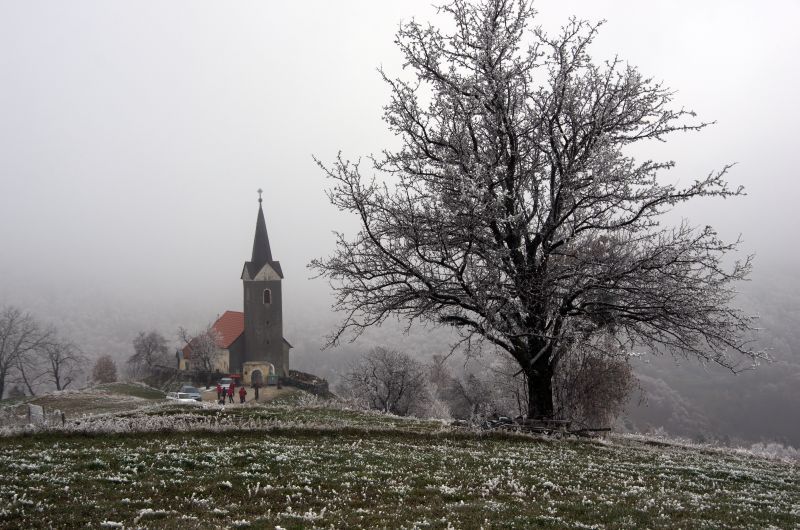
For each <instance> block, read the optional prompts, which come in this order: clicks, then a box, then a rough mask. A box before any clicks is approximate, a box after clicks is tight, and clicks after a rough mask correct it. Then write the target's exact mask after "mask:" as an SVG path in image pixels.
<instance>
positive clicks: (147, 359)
mask: <svg viewBox="0 0 800 530" xmlns="http://www.w3.org/2000/svg"><path fill="white" fill-rule="evenodd" d="M133 351H134V353H133V355H131V356H130V358H129V359H128V366H129V368H130V371H131V373H132V374H133V376H134V377H139V376H142V375H148V374H150V372H151V370H152V369H153V367H154V366H156V365H158V364H165V365H166V364H168V363H169V360H168V356H167V351H168V348H167V339H165V338H164V336H163V335H162V334H161V333H159V332H157V331H151V332H149V333H145V332H144V331H141V332H139V334H138V335H137V336H136V338H135V339H133Z"/></svg>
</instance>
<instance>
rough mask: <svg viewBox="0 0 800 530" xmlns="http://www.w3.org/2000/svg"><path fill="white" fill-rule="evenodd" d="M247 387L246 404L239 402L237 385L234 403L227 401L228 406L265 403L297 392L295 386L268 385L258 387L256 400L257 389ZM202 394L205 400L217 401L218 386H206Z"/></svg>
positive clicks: (201, 390) (202, 389)
mask: <svg viewBox="0 0 800 530" xmlns="http://www.w3.org/2000/svg"><path fill="white" fill-rule="evenodd" d="M246 388H247V396H246V398H245V402H244V405H242V404H241V403H239V387H238V386H237V387H236V390H235V391H234V394H233V403H232V404H231V403H226V405H227V406H231V405H236V406H247V405H252V404H255V403H263V402H265V401H270V400H272V399H275V398H276V397H280V396H285V395H288V394H291V393H293V392H295V389H294V388H290V387H283V388H281V389H280V390H279V389H278V387H275V386H267V387H261V388H259V389H258V401H256V399H255V396H256V390H255V388H253V387H246ZM200 394H201V395H202V397H203V401H210V402H212V403H216V401H217V391H216V387H211V388H210V389H208V390H206V389H205V388H201V389H200Z"/></svg>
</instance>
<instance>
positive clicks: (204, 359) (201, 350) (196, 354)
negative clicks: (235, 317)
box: [178, 324, 222, 372]
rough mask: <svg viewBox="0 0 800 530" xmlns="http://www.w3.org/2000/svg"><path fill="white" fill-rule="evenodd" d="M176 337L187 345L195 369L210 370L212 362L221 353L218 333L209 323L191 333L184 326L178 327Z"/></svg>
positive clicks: (214, 361)
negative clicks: (200, 329) (198, 330)
mask: <svg viewBox="0 0 800 530" xmlns="http://www.w3.org/2000/svg"><path fill="white" fill-rule="evenodd" d="M178 337H180V339H181V341H183V342H185V343H186V344H188V345H189V350H190V352H191V361H192V364H193V365H194V367H195V369H199V370H202V371H204V372H212V371H213V370H214V364H215V363H216V362H217V359H219V357H220V355H222V350H221V349H220V347H219V343H220V335H219V333H218V332H217V330H215V329H214V326H213V325H211V324H209V325H208V326H206V327H205V329H203V330H202V331H200V332H199V333H196V334H191V333H189V332H188V331H186V329H184V328H178Z"/></svg>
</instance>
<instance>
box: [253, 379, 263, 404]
mask: <svg viewBox="0 0 800 530" xmlns="http://www.w3.org/2000/svg"><path fill="white" fill-rule="evenodd" d="M260 386H261V385H260V384H259V383H258V381H256V382H255V383H253V390H255V391H256V401H258V388H259V387H260Z"/></svg>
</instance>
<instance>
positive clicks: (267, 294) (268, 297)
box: [264, 289, 272, 305]
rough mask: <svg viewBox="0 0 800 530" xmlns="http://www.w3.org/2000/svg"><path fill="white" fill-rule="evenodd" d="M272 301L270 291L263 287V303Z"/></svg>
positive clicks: (266, 303) (267, 303)
mask: <svg viewBox="0 0 800 530" xmlns="http://www.w3.org/2000/svg"><path fill="white" fill-rule="evenodd" d="M271 303H272V291H270V290H269V289H264V305H269V304H271Z"/></svg>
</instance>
